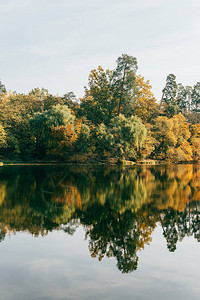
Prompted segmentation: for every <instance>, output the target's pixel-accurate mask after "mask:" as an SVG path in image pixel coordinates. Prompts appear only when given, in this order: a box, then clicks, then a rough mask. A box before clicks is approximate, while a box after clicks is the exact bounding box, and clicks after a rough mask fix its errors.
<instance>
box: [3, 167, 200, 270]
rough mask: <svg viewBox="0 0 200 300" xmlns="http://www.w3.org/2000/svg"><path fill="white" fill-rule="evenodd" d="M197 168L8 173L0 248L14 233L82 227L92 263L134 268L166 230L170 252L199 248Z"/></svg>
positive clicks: (199, 182) (199, 178)
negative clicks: (190, 244)
mask: <svg viewBox="0 0 200 300" xmlns="http://www.w3.org/2000/svg"><path fill="white" fill-rule="evenodd" d="M199 201H200V166H199V165H175V166H156V167H144V166H141V167H134V168H133V167H132V168H116V167H110V168H104V167H71V168H67V167H66V168H64V167H58V166H57V167H4V168H1V170H0V242H1V241H3V240H5V238H6V236H7V235H9V234H10V233H17V232H19V231H28V232H29V233H31V234H33V235H34V236H36V237H37V236H38V235H47V234H48V232H49V231H52V230H55V229H57V230H63V231H65V232H66V234H71V235H73V233H74V232H75V231H76V228H77V227H79V226H80V225H82V226H83V227H84V230H85V237H86V239H87V240H88V247H89V251H90V254H91V256H92V257H96V258H98V259H99V260H102V259H103V257H105V256H107V257H115V258H116V260H117V267H118V269H119V270H120V271H122V272H123V273H128V272H131V271H133V270H136V269H137V266H138V256H137V253H138V251H139V250H141V249H143V248H144V246H145V245H147V244H150V242H151V236H152V233H153V231H154V229H155V227H156V226H161V227H162V231H163V237H164V238H165V239H166V244H167V248H168V249H169V251H171V252H173V251H175V250H176V246H177V242H178V241H182V240H183V239H184V237H185V236H193V238H194V239H196V240H197V241H198V242H199V241H200V205H199Z"/></svg>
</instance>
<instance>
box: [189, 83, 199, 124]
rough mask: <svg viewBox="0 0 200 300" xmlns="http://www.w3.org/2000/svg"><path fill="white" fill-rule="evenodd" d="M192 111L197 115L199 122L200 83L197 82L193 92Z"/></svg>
mask: <svg viewBox="0 0 200 300" xmlns="http://www.w3.org/2000/svg"><path fill="white" fill-rule="evenodd" d="M191 98H192V110H193V111H194V112H195V114H196V120H197V121H200V120H199V113H200V82H197V83H196V84H195V85H194V87H193V90H192V95H191Z"/></svg>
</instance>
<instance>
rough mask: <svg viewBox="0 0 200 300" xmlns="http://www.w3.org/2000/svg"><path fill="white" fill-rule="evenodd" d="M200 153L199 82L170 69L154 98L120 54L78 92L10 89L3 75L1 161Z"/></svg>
mask: <svg viewBox="0 0 200 300" xmlns="http://www.w3.org/2000/svg"><path fill="white" fill-rule="evenodd" d="M199 160H200V82H197V83H196V84H195V85H194V86H193V87H190V86H186V87H184V86H183V85H182V84H181V83H178V84H177V82H176V77H175V75H174V74H169V75H168V76H167V78H166V84H165V86H164V87H163V91H162V98H161V100H160V101H157V100H156V99H155V97H154V95H153V93H152V91H151V86H150V83H149V81H148V80H147V81H146V80H145V79H144V77H143V76H142V75H139V74H138V64H137V59H136V58H135V57H132V56H129V55H126V54H123V55H122V56H120V57H119V58H118V59H117V61H116V68H115V69H114V70H104V69H103V68H102V67H101V66H99V67H98V68H97V69H94V70H92V71H91V72H90V74H89V78H88V87H87V88H85V92H84V95H83V97H82V98H80V99H77V98H76V96H75V95H74V93H73V92H68V93H66V94H64V95H63V96H58V95H56V96H55V95H52V94H50V93H49V92H48V90H46V89H44V88H42V89H39V88H35V89H33V90H31V91H30V92H29V93H28V94H19V93H16V92H7V91H6V87H5V86H4V84H2V83H1V82H0V161H2V162H3V163H7V162H8V163H10V162H12V161H13V163H25V164H26V163H34V164H38V162H39V164H41V163H44V164H47V163H52V164H54V163H64V164H65V163H70V164H74V163H84V164H87V163H111V164H115V163H123V164H126V165H131V164H134V163H146V164H156V163H158V162H159V163H161V162H166V163H168V162H178V163H180V162H196V161H199Z"/></svg>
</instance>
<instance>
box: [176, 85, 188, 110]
mask: <svg viewBox="0 0 200 300" xmlns="http://www.w3.org/2000/svg"><path fill="white" fill-rule="evenodd" d="M187 104H188V103H187V90H186V88H185V87H184V86H183V85H182V83H179V84H178V88H177V105H178V107H179V112H180V113H183V112H185V111H186V109H187V106H188V105H187Z"/></svg>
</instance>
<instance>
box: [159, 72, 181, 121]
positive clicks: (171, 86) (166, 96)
mask: <svg viewBox="0 0 200 300" xmlns="http://www.w3.org/2000/svg"><path fill="white" fill-rule="evenodd" d="M176 93H177V84H176V76H175V75H174V74H169V75H168V76H167V79H166V85H165V88H164V89H163V95H162V99H161V102H160V106H161V109H162V110H163V112H164V114H166V115H167V116H169V117H171V116H174V115H176V114H177V110H178V107H177V99H176Z"/></svg>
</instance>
